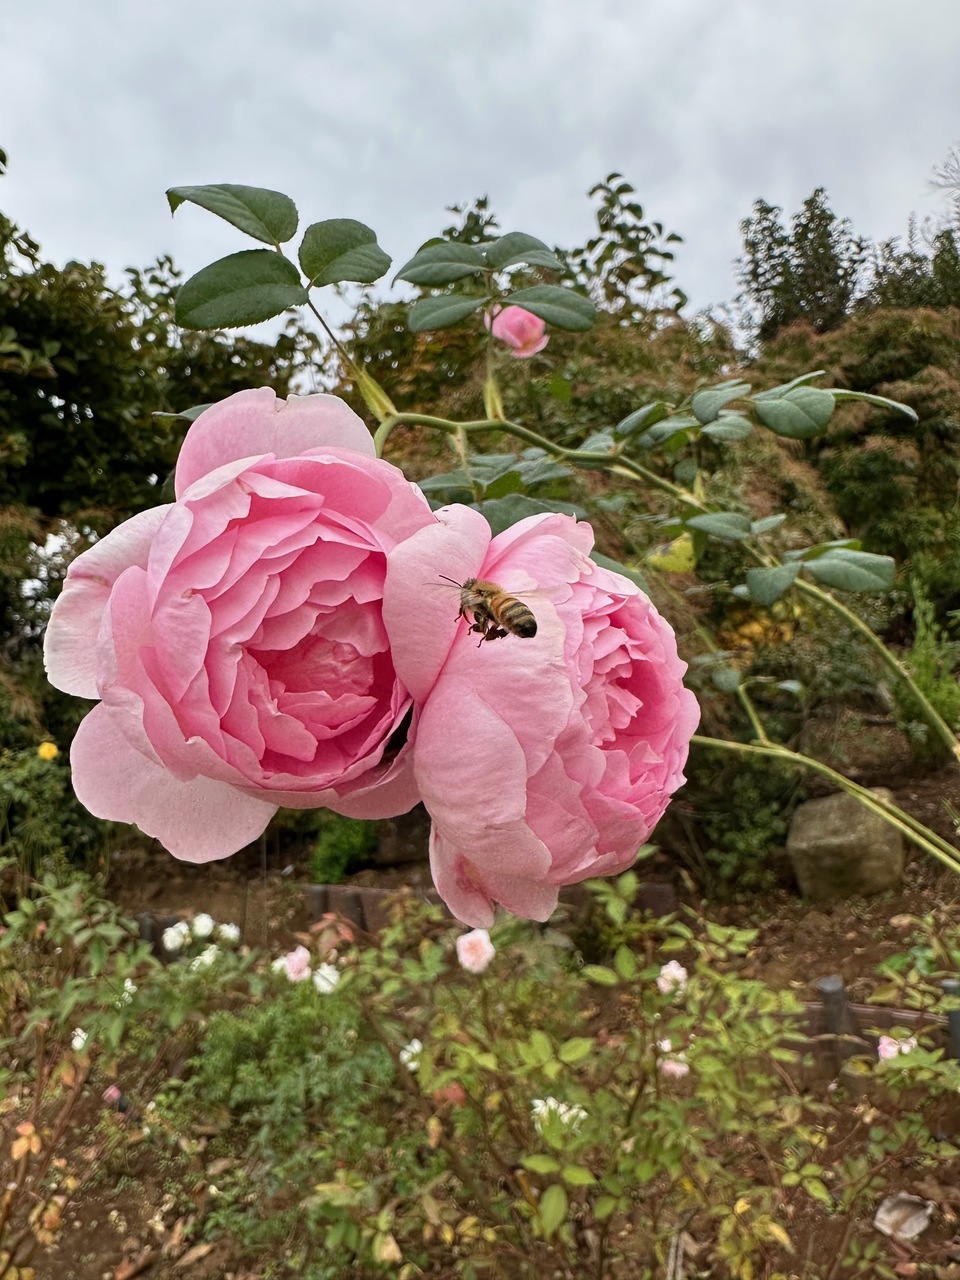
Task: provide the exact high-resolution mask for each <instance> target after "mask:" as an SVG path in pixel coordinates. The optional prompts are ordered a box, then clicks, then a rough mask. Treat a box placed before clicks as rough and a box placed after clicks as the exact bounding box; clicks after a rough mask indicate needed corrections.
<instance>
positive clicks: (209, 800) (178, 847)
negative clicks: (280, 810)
mask: <svg viewBox="0 0 960 1280" xmlns="http://www.w3.org/2000/svg"><path fill="white" fill-rule="evenodd" d="M143 745H144V750H145V751H149V749H150V748H149V743H148V742H147V740H146V737H144V739H143ZM70 763H71V766H72V770H73V786H74V790H75V791H76V793H77V798H78V799H79V801H80V803H81V804H83V805H85V806H86V808H88V809H89V810H90V812H91V813H92V814H94V816H95V817H98V818H107V819H110V820H112V821H114V822H133V823H136V825H137V826H138V827H139V828H140V830H141V831H142V832H144V834H145V835H148V836H153V837H154V838H155V839H157V840H159V841H160V842H161V844H163V846H164V848H166V849H169V851H170V852H171V853H172V854H174V855H175V857H178V858H182V859H184V860H185V861H187V862H210V861H213V860H214V859H216V858H226V857H229V855H230V854H232V853H236V851H237V850H238V849H241V848H243V847H244V845H247V844H250V843H251V842H252V841H253V840H256V839H257V837H258V836H260V835H261V834H262V833H263V831H264V830H265V828H266V826H267V823H268V822H269V821H270V819H271V818H272V817H273V815H274V813H276V810H277V806H276V805H275V804H270V803H268V802H267V801H265V800H260V799H255V798H254V797H252V796H248V795H244V794H243V793H242V792H240V791H238V790H237V789H236V788H235V787H230V786H227V785H225V784H224V783H221V782H216V781H214V780H213V779H211V778H202V777H201V778H194V779H193V780H192V781H189V782H182V781H180V780H178V779H177V778H175V777H174V776H173V774H171V773H170V772H168V770H166V769H165V768H163V766H162V765H160V764H158V763H155V761H154V760H152V759H149V758H148V757H147V756H146V755H145V754H142V753H141V752H140V751H138V750H137V748H136V747H135V746H133V745H131V743H130V740H129V728H125V730H124V731H123V732H121V730H120V729H119V727H118V726H117V724H116V721H115V718H114V716H113V715H112V714H111V712H110V711H109V709H108V708H107V707H105V706H104V705H103V704H102V703H101V704H100V705H99V706H97V707H94V709H93V710H92V711H91V712H90V714H89V715H88V716H87V717H86V718H85V719H84V720H83V722H82V723H81V725H80V728H79V729H78V730H77V733H76V736H75V737H74V739H73V746H72V748H71V751H70Z"/></svg>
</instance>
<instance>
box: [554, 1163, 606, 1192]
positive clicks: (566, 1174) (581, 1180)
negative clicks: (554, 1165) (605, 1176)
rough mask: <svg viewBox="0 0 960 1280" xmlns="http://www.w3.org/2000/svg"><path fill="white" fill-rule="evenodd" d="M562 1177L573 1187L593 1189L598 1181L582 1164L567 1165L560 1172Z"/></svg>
mask: <svg viewBox="0 0 960 1280" xmlns="http://www.w3.org/2000/svg"><path fill="white" fill-rule="evenodd" d="M560 1177H561V1178H563V1180H564V1182H568V1183H569V1184H570V1186H571V1187H592V1186H594V1185H595V1183H596V1181H597V1180H596V1178H595V1177H594V1176H593V1174H592V1173H591V1172H590V1170H589V1169H586V1168H584V1166H583V1165H582V1164H565V1165H564V1166H563V1168H562V1169H561V1170H560Z"/></svg>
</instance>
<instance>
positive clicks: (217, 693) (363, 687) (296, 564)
mask: <svg viewBox="0 0 960 1280" xmlns="http://www.w3.org/2000/svg"><path fill="white" fill-rule="evenodd" d="M434 523H435V519H434V516H433V515H432V513H431V512H430V509H429V507H428V505H427V503H426V500H425V499H424V498H423V496H422V494H421V493H420V492H419V490H418V489H416V488H415V487H414V486H413V485H411V484H410V483H408V481H407V480H406V479H405V478H404V476H403V474H402V473H401V472H400V471H399V470H398V469H397V468H396V467H394V466H392V465H391V464H390V463H387V462H383V461H380V460H379V459H377V458H376V457H375V456H374V449H373V442H372V440H371V437H370V433H369V432H368V430H367V428H366V427H365V426H364V424H363V422H362V421H361V420H360V419H359V418H358V417H357V416H356V414H355V413H353V411H352V410H351V409H350V408H348V406H347V405H346V404H344V403H343V402H342V401H340V400H338V399H336V398H335V397H333V396H326V395H317V396H305V397H302V398H301V397H296V396H293V397H291V398H290V399H289V400H287V401H286V402H284V401H283V400H278V399H277V397H276V395H275V394H274V392H273V391H271V390H270V389H269V388H266V387H264V388H260V389H258V390H253V391H241V392H239V393H238V394H237V395H234V396H230V397H229V399H227V400H224V401H223V402H222V403H220V404H217V405H214V406H213V407H211V408H210V409H208V410H207V411H206V412H205V413H203V414H201V415H200V417H199V418H197V420H196V422H194V423H193V425H192V426H191V427H190V430H189V431H188V433H187V437H186V440H185V441H184V444H183V449H182V450H181V453H180V459H179V461H178V463H177V470H176V501H175V502H173V503H172V504H170V505H169V506H163V507H155V508H153V509H152V510H150V511H145V512H143V513H142V514H140V515H137V516H134V517H133V519H131V520H128V521H126V523H124V524H122V525H120V526H119V527H118V528H116V529H114V530H113V532H112V533H110V534H108V535H107V537H105V538H103V539H102V540H101V541H100V542H98V543H97V544H96V545H95V546H93V547H92V548H91V549H90V550H89V551H87V552H85V553H84V554H83V555H81V556H78V557H77V559H76V560H75V561H74V562H73V564H72V565H71V566H70V571H69V573H68V574H67V578H66V581H65V583H64V588H63V592H62V594H61V596H60V598H59V599H58V601H57V602H56V605H55V606H54V609H53V614H52V616H51V619H50V623H49V626H48V628H47V635H46V641H45V654H44V656H45V662H46V667H47V672H48V675H49V677H50V680H51V682H52V683H53V684H54V685H56V686H57V688H59V689H63V690H64V691H65V692H67V693H72V694H76V695H78V696H80V697H84V698H99V699H101V701H100V703H99V705H98V706H97V707H95V708H94V709H93V711H91V712H90V714H89V715H88V716H87V717H86V719H85V720H84V721H83V723H82V724H81V726H80V729H79V731H78V733H77V735H76V737H75V739H74V742H73V748H72V751H71V763H72V767H73V783H74V788H75V790H76V792H77V796H78V797H79V799H80V800H81V802H82V803H83V804H84V805H86V807H87V808H88V809H89V810H90V811H91V812H92V813H94V814H96V815H97V816H98V817H101V818H110V819H114V820H116V821H120V822H135V823H136V824H137V825H138V826H139V827H140V828H141V830H142V831H144V832H146V833H147V834H148V835H151V836H155V837H156V838H157V839H158V840H160V841H162V843H163V844H164V845H165V846H166V847H167V848H168V849H169V850H170V852H171V853H174V854H175V855H176V856H177V857H179V858H185V859H187V860H189V861H192V862H205V861H208V860H209V859H212V858H223V857H226V856H227V855H228V854H231V853H234V852H235V851H236V850H237V849H239V848H242V847H243V846H244V845H245V844H248V843H249V842H250V841H252V840H254V839H255V838H256V837H257V836H259V835H260V833H261V832H262V831H263V830H264V828H265V827H266V825H267V823H268V822H269V820H270V818H271V817H272V816H273V814H274V813H275V812H276V810H277V808H278V807H279V806H280V805H285V806H288V807H291V808H298V809H311V808H315V807H318V806H327V807H329V808H331V809H335V810H337V811H338V812H341V813H347V814H349V815H351V816H356V817H370V818H376V817H385V816H390V815H395V814H398V813H403V812H405V811H406V810H407V809H409V808H411V807H412V806H413V805H414V804H415V803H416V801H417V799H418V795H417V790H416V783H415V780H414V776H413V771H412V769H411V763H410V738H411V736H412V731H411V730H410V729H405V724H406V722H407V719H408V717H409V716H410V714H411V709H412V699H411V696H410V694H409V692H408V691H407V689H406V688H405V687H404V686H403V684H402V683H401V682H400V681H399V680H398V678H397V675H396V673H395V671H394V665H393V661H392V658H391V653H390V645H389V641H388V638H387V633H386V631H385V629H384V624H383V620H382V617H381V604H382V599H381V597H382V590H383V583H384V578H385V575H386V571H387V565H388V562H389V559H390V556H391V554H392V553H393V551H394V550H395V548H396V547H397V546H398V544H402V542H403V540H404V539H405V538H407V537H409V536H410V535H411V534H412V533H415V532H417V531H419V530H423V529H425V528H426V527H427V526H429V525H432V524H434Z"/></svg>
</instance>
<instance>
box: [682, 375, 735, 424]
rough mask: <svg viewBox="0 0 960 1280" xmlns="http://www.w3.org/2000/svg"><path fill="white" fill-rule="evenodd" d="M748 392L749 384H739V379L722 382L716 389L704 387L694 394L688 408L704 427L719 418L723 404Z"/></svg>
mask: <svg viewBox="0 0 960 1280" xmlns="http://www.w3.org/2000/svg"><path fill="white" fill-rule="evenodd" d="M749 391H750V383H749V382H741V381H740V379H736V380H735V381H733V382H722V383H720V385H719V386H716V387H704V389H703V390H702V391H697V392H695V393H694V396H693V399H692V400H691V401H690V408H691V409H692V410H693V412H694V414H695V416H696V417H697V419H698V420H699V421H700V422H702V423H703V425H704V426H706V425H707V423H708V422H714V421H715V420H716V419H717V418H718V417H719V415H720V410H721V409H722V408H723V406H724V405H725V404H729V402H730V401H731V400H739V399H740V397H741V396H745V395H747V394H748V393H749Z"/></svg>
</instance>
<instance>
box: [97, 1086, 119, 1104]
mask: <svg viewBox="0 0 960 1280" xmlns="http://www.w3.org/2000/svg"><path fill="white" fill-rule="evenodd" d="M101 1097H102V1098H103V1101H104V1102H105V1103H106V1104H107V1106H108V1107H115V1106H116V1105H117V1103H118V1102H119V1101H120V1099H121V1098H122V1097H123V1094H122V1092H121V1091H120V1089H119V1088H118V1086H117V1085H115V1084H108V1085H107V1087H106V1089H104V1091H103V1093H102V1095H101Z"/></svg>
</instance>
